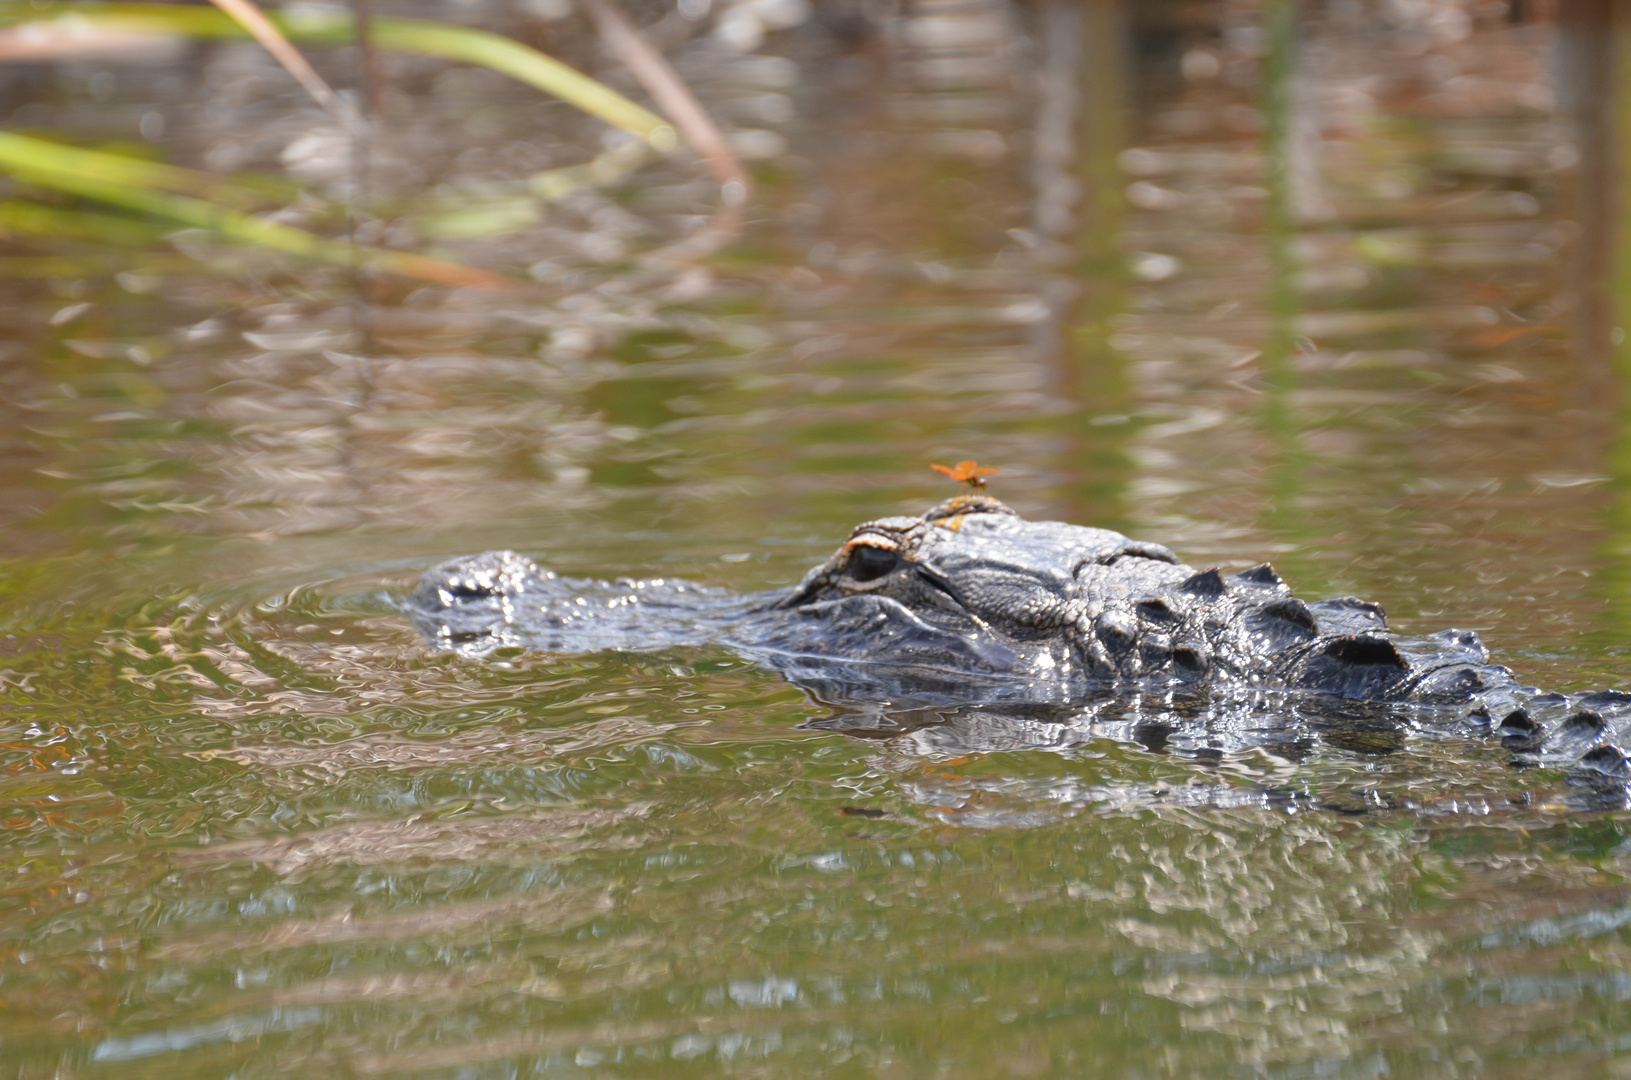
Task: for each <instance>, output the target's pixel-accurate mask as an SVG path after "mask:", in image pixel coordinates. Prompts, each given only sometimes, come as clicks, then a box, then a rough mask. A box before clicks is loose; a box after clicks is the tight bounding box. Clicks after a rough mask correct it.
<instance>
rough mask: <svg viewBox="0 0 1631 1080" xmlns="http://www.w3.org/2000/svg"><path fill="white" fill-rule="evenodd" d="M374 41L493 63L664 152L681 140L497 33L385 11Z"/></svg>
mask: <svg viewBox="0 0 1631 1080" xmlns="http://www.w3.org/2000/svg"><path fill="white" fill-rule="evenodd" d="M374 44H375V45H376V46H378V47H379V48H381V49H390V50H394V51H397V52H415V53H420V54H422V55H425V56H440V57H442V58H443V59H445V60H459V61H462V62H464V63H466V64H475V65H477V66H479V67H485V68H491V69H492V70H493V71H497V72H501V73H503V74H505V75H508V76H510V77H511V78H513V79H517V80H519V81H520V82H524V83H526V84H527V85H529V86H533V87H536V88H537V89H539V90H542V91H544V92H545V93H547V94H553V95H554V96H556V97H558V98H560V99H561V100H562V101H567V102H570V103H572V104H573V105H576V106H577V107H578V108H580V109H582V110H583V111H584V112H586V113H589V114H590V115H591V116H597V117H599V118H600V119H602V120H604V121H606V122H607V123H608V124H611V125H612V126H613V127H617V128H622V129H623V130H624V131H627V132H630V133H632V134H634V135H638V136H639V137H640V138H642V139H644V140H646V142H648V143H650V144H651V145H652V147H653V148H654V149H656V150H658V151H660V152H662V153H668V152H669V151H671V150H673V149H675V147H677V146H678V145H679V136H678V135H677V134H675V132H674V129H673V128H671V127H669V126H668V123H667V122H666V121H664V120H663V119H662V117H660V116H658V115H657V114H655V113H653V112H650V111H649V110H647V109H643V108H641V107H640V106H639V105H636V104H635V103H634V102H632V101H630V100H629V99H628V98H626V97H624V96H623V95H622V94H619V93H617V92H616V91H614V90H611V89H608V88H607V87H605V86H603V85H601V84H600V83H598V82H596V81H595V80H593V79H591V78H589V77H588V76H587V75H583V74H580V73H578V72H576V71H574V70H573V69H571V68H569V67H567V66H566V65H565V64H563V63H561V62H560V61H559V60H555V59H553V58H551V57H548V56H545V55H544V54H543V53H541V52H539V51H538V50H536V49H533V48H530V47H528V46H526V45H523V44H521V43H520V42H519V41H514V40H512V39H510V38H507V37H501V36H499V35H498V34H490V33H488V32H487V31H485V30H473V29H470V28H468V27H463V26H448V25H446V24H443V23H435V22H426V21H424V20H421V19H396V18H389V17H384V16H382V17H380V18H377V19H375V20H374Z"/></svg>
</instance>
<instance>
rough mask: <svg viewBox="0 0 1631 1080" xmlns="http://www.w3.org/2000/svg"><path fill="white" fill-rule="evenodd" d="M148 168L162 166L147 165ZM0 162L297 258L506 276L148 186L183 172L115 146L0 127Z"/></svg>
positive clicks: (432, 275)
mask: <svg viewBox="0 0 1631 1080" xmlns="http://www.w3.org/2000/svg"><path fill="white" fill-rule="evenodd" d="M155 168H157V169H160V170H166V171H161V172H154V171H152V170H154V169H155ZM0 169H5V170H6V171H7V172H10V173H13V174H14V175H16V176H19V177H22V178H23V179H25V180H29V181H32V182H33V183H35V184H39V185H41V186H42V187H49V188H53V189H55V190H57V191H66V192H69V193H71V194H74V195H80V196H83V197H85V198H88V199H95V200H97V201H98V202H105V203H110V204H112V205H114V206H123V207H125V208H126V209H129V210H136V211H140V212H141V213H144V214H151V215H153V216H154V217H159V218H164V219H166V220H169V221H174V222H178V223H181V224H184V225H192V226H194V227H197V228H202V229H208V230H210V231H211V232H215V233H219V234H220V235H222V236H225V237H228V238H230V239H233V240H239V241H243V242H245V243H250V244H255V245H257V246H260V247H265V248H271V249H273V250H274V251H283V252H287V253H289V254H291V255H299V256H301V257H303V258H308V259H315V260H318V261H321V262H328V263H335V264H338V265H342V266H349V265H352V264H353V263H359V262H360V263H361V264H362V265H364V266H367V267H369V268H371V269H376V270H383V271H386V272H389V273H395V274H401V275H403V276H406V277H414V278H420V279H422V280H426V281H435V282H438V283H441V284H445V285H478V286H485V287H494V286H505V285H508V284H509V282H508V280H507V279H505V278H503V277H500V276H499V275H497V274H492V273H489V272H488V271H485V270H479V269H477V268H475V267H471V266H461V265H459V264H457V263H449V262H443V261H442V260H439V259H431V258H427V257H425V256H421V255H410V254H407V253H405V252H399V251H382V250H379V249H377V248H353V247H351V246H350V245H348V244H343V243H338V242H336V241H332V240H328V239H325V238H323V237H321V236H317V235H316V234H314V233H309V232H306V231H305V230H304V229H297V228H295V227H293V226H292V225H284V224H283V223H281V222H277V221H269V220H267V219H266V218H258V217H253V216H251V215H249V214H243V213H239V212H238V211H236V210H232V209H229V208H227V207H223V206H217V205H215V204H213V203H209V202H205V201H204V200H202V199H195V198H190V197H188V196H184V195H174V194H171V193H169V192H167V191H155V190H152V187H151V186H144V184H143V183H142V181H143V180H144V179H173V173H183V174H185V173H187V172H189V170H186V169H175V167H174V166H168V165H166V166H154V165H153V163H152V162H144V161H137V160H135V159H133V158H121V157H119V156H118V155H116V154H103V153H100V152H98V151H95V150H79V149H75V148H73V147H67V146H59V145H57V144H55V143H48V142H45V141H44V140H42V139H31V138H29V137H27V136H25V135H14V134H10V133H7V132H0ZM153 186H157V185H153Z"/></svg>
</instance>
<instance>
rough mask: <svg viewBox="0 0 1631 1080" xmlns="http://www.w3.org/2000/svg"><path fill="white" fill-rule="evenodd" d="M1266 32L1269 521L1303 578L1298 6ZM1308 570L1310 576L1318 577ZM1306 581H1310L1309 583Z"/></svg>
mask: <svg viewBox="0 0 1631 1080" xmlns="http://www.w3.org/2000/svg"><path fill="white" fill-rule="evenodd" d="M1263 30H1264V35H1265V38H1266V41H1267V48H1268V53H1267V56H1266V57H1265V59H1264V61H1263V71H1262V79H1263V84H1262V90H1261V103H1262V109H1263V153H1264V156H1265V158H1266V159H1267V160H1266V162H1265V164H1266V176H1267V187H1268V200H1267V203H1268V206H1267V214H1266V218H1267V220H1266V222H1265V229H1264V240H1265V242H1266V244H1267V248H1268V255H1269V274H1270V277H1269V291H1268V296H1267V297H1266V298H1265V301H1264V311H1265V314H1267V316H1268V333H1267V334H1266V336H1265V337H1264V339H1263V357H1262V364H1263V373H1264V394H1263V403H1262V407H1261V411H1260V415H1261V417H1262V423H1263V427H1264V429H1265V430H1266V432H1267V433H1268V435H1269V438H1270V440H1271V441H1272V443H1273V445H1274V448H1275V451H1276V453H1277V455H1278V460H1277V461H1276V462H1275V464H1274V467H1273V468H1272V469H1271V470H1270V473H1269V485H1268V491H1267V495H1268V503H1269V508H1268V514H1267V519H1268V523H1269V525H1270V526H1271V527H1272V528H1273V529H1274V531H1275V533H1276V534H1277V535H1278V536H1280V537H1281V538H1282V539H1284V540H1285V541H1286V542H1288V543H1289V544H1292V545H1293V550H1292V551H1291V552H1288V553H1287V554H1286V555H1285V556H1283V557H1282V558H1281V562H1282V564H1283V566H1282V570H1283V571H1290V572H1291V573H1292V574H1293V575H1294V576H1295V577H1298V578H1302V577H1303V576H1304V573H1306V572H1308V570H1309V569H1311V568H1305V567H1303V566H1300V565H1297V564H1300V563H1303V562H1305V561H1306V560H1305V559H1304V558H1302V556H1301V555H1300V554H1299V553H1301V552H1304V551H1306V541H1307V539H1308V537H1309V536H1310V535H1312V534H1313V532H1314V530H1313V529H1311V528H1310V526H1309V523H1308V521H1307V519H1306V517H1305V516H1304V514H1303V512H1302V509H1301V507H1300V505H1299V502H1300V500H1301V497H1302V492H1303V474H1304V472H1305V470H1306V467H1307V451H1306V449H1305V447H1304V444H1303V440H1302V436H1301V433H1300V431H1299V428H1298V420H1297V415H1296V410H1295V405H1294V395H1295V393H1296V383H1297V380H1296V372H1295V367H1294V364H1295V362H1296V354H1297V349H1298V344H1299V339H1298V335H1297V317H1298V315H1299V314H1300V312H1301V309H1302V300H1301V297H1300V296H1299V294H1298V282H1297V277H1298V265H1297V257H1296V252H1295V250H1294V244H1295V242H1296V238H1297V226H1298V217H1297V206H1296V200H1297V192H1296V191H1295V189H1294V186H1293V185H1294V182H1295V179H1296V177H1295V173H1294V166H1293V161H1292V158H1293V155H1294V154H1296V153H1297V149H1298V148H1297V146H1296V145H1295V140H1296V139H1297V138H1299V134H1298V132H1296V131H1295V130H1294V124H1295V111H1296V109H1297V101H1296V98H1295V94H1296V81H1297V32H1298V27H1297V3H1296V0H1271V2H1270V3H1269V4H1268V5H1267V7H1266V8H1265V10H1264V15H1263ZM1312 576H1313V575H1312V573H1308V578H1306V579H1311V578H1312ZM1306 579H1305V580H1306Z"/></svg>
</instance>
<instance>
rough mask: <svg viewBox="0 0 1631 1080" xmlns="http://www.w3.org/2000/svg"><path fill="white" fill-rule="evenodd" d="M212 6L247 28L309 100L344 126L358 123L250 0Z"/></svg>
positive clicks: (222, 1) (224, 0) (352, 111)
mask: <svg viewBox="0 0 1631 1080" xmlns="http://www.w3.org/2000/svg"><path fill="white" fill-rule="evenodd" d="M210 2H211V3H213V4H214V5H215V6H216V7H218V8H220V9H221V10H222V11H224V12H226V13H227V14H228V15H230V16H231V17H232V18H233V19H234V20H236V21H237V23H238V25H240V26H242V27H243V28H244V29H245V30H247V31H249V34H250V36H252V37H253V38H254V39H255V40H256V41H258V42H260V44H261V47H262V48H264V49H265V50H266V51H267V52H269V53H271V54H272V56H273V58H274V59H276V60H277V62H278V63H280V64H282V65H283V69H284V70H285V71H287V72H288V73H289V74H290V75H293V76H294V78H295V82H298V83H299V84H300V85H301V86H302V87H304V88H305V91H306V93H308V94H310V95H311V96H312V100H314V101H316V102H317V104H319V105H321V106H322V107H323V108H324V109H326V110H328V112H329V113H331V114H332V115H333V116H334V118H335V119H336V120H338V121H340V123H341V124H342V125H344V126H345V127H346V128H348V129H353V130H354V129H356V128H358V127H360V126H361V120H360V118H359V117H358V116H357V113H356V110H355V109H353V108H351V106H350V105H349V104H347V103H346V101H345V99H343V98H341V97H340V95H338V94H336V93H335V92H334V89H333V87H331V86H329V84H328V83H326V82H324V81H323V77H322V76H321V75H319V74H317V70H316V69H315V68H313V67H312V66H311V64H309V63H307V62H306V58H305V57H304V56H302V55H301V54H300V50H299V49H297V48H295V47H294V46H293V45H292V44H290V43H289V39H288V38H286V37H284V36H283V32H282V31H280V30H279V29H278V28H277V27H275V26H273V25H272V23H271V21H270V20H268V19H267V18H266V16H265V15H264V14H262V13H261V9H260V8H258V7H256V6H255V4H254V0H210Z"/></svg>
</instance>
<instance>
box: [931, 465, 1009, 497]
mask: <svg viewBox="0 0 1631 1080" xmlns="http://www.w3.org/2000/svg"><path fill="white" fill-rule="evenodd" d="M929 468H931V469H933V470H934V471H935V472H938V473H945V474H946V475H947V476H949V477H951V478H952V479H953V480H956V481H957V482H958V483H960V484H967V485H968V488H969V490H970V491H978V490H980V489H981V488H983V487H985V478H986V477H987V476H994V475H996V474H997V473H1000V472H1002V470H1001V469H992V468H988V467H987V466H984V465H981V464H980V463H979V462H976V461H959V462H958V463H957V464H956V465H954V466H953V465H930V466H929Z"/></svg>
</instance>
